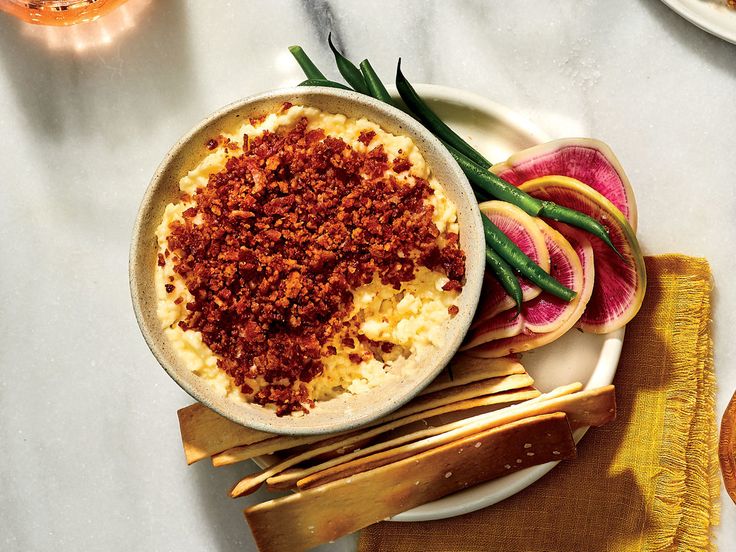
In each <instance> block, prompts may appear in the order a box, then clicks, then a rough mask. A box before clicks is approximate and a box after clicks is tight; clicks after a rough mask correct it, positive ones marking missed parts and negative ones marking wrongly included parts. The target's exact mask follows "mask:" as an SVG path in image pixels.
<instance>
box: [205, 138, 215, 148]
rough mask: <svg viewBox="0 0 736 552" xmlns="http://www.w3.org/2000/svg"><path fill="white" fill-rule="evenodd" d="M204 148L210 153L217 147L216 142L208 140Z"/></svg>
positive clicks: (212, 139)
mask: <svg viewBox="0 0 736 552" xmlns="http://www.w3.org/2000/svg"><path fill="white" fill-rule="evenodd" d="M206 146H207V149H208V150H210V151H212V150H213V149H215V148H216V147H217V140H215V139H214V138H210V139H209V140H207V144H206Z"/></svg>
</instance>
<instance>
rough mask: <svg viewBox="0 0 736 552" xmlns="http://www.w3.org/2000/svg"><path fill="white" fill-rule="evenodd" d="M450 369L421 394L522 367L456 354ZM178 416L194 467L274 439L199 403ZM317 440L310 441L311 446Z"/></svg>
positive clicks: (186, 451)
mask: <svg viewBox="0 0 736 552" xmlns="http://www.w3.org/2000/svg"><path fill="white" fill-rule="evenodd" d="M451 368H452V372H453V379H452V380H450V378H449V377H448V375H447V373H446V372H443V373H442V374H440V375H439V376H438V377H437V378H436V379H435V381H434V382H433V383H432V384H430V386H429V387H428V388H426V389H425V390H424V391H423V392H422V394H425V395H426V394H428V393H433V392H435V391H439V390H441V389H447V388H449V387H457V386H460V385H464V384H466V383H471V382H474V381H478V380H482V379H489V378H494V377H500V376H508V375H511V374H523V373H524V368H523V367H522V366H521V364H519V363H518V362H517V361H516V360H514V359H511V358H497V359H496V358H494V359H479V358H474V357H470V356H466V355H456V356H455V358H454V359H453V360H452V363H451ZM177 414H178V416H179V428H180V430H181V440H182V445H183V446H184V455H185V457H186V460H187V464H193V463H194V462H197V461H199V460H202V459H204V458H207V457H209V456H212V455H214V454H217V453H220V452H223V451H226V450H228V449H231V448H234V447H240V446H247V445H250V444H253V443H257V442H260V441H265V440H266V439H272V438H273V437H275V436H276V434H275V433H266V432H263V431H258V430H255V429H250V428H247V427H244V426H241V425H240V424H236V423H235V422H232V421H230V420H228V419H227V418H225V417H223V416H220V415H219V414H217V413H216V412H214V411H213V410H211V409H209V408H207V407H206V406H204V405H203V404H200V403H195V404H192V405H190V406H187V407H186V408H182V409H180V410H179V411H178V412H177ZM316 440H318V439H316ZM316 440H311V441H309V442H311V443H313V442H315V441H316ZM302 444H308V443H302ZM295 446H296V445H295Z"/></svg>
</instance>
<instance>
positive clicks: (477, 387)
mask: <svg viewBox="0 0 736 552" xmlns="http://www.w3.org/2000/svg"><path fill="white" fill-rule="evenodd" d="M532 383H534V380H532V378H530V377H529V376H528V375H527V374H519V375H513V376H506V377H503V378H494V379H491V380H486V381H483V382H479V383H475V384H471V385H466V386H464V390H465V391H466V394H465V395H455V394H450V397H451V401H452V403H455V402H461V401H463V400H468V399H471V398H475V397H482V396H493V397H494V401H493V402H494V403H500V402H505V399H507V397H506V396H504V395H499V394H501V393H503V392H505V391H510V390H515V389H523V388H526V387H529V386H530V385H531V384H532ZM440 393H442V395H443V399H444V396H446V395H448V394H447V393H444V392H440ZM514 398H516V397H514ZM498 399H500V400H498ZM443 402H445V401H444V400H443ZM447 402H449V401H447ZM440 408H443V411H442V413H444V412H446V411H447V410H446V409H445V408H444V407H440ZM439 413H440V412H435V413H431V414H430V413H428V410H422V411H421V412H418V413H416V414H409V415H405V416H403V417H401V418H399V419H397V420H393V421H389V422H387V423H384V424H381V425H378V426H376V427H373V428H369V429H366V430H363V431H354V432H352V433H350V434H348V435H345V436H340V437H339V438H332V437H330V438H328V439H326V440H324V441H320V442H318V443H317V444H315V445H314V447H313V448H311V449H309V450H307V451H305V452H301V453H299V454H296V455H294V456H291V457H289V458H287V459H285V460H283V461H281V462H279V463H277V464H275V465H273V466H270V467H269V468H268V469H266V470H264V471H262V472H260V473H255V474H252V475H249V476H247V477H245V478H243V479H242V480H241V481H239V482H238V483H237V484H236V485H235V486H234V487H233V489H232V490H231V491H230V496H232V497H238V496H243V495H246V494H250V493H252V492H254V491H256V490H258V488H259V487H260V486H261V484H262V483H264V482H265V481H266V480H267V479H268V478H270V477H272V476H274V475H276V474H277V473H280V472H282V471H284V470H285V469H287V468H290V467H292V466H295V465H297V464H300V463H302V462H305V461H309V460H312V459H314V458H315V457H316V456H320V455H323V454H325V453H328V452H332V451H336V450H340V449H345V448H346V447H347V446H349V445H352V444H354V443H356V442H358V441H363V440H364V439H366V438H372V437H376V436H379V435H383V434H387V433H389V432H391V431H393V430H395V429H397V428H400V427H403V426H406V425H408V424H412V423H414V422H421V421H422V420H425V419H427V418H428V417H430V416H435V415H437V414H439ZM443 427H444V426H443ZM428 431H430V430H428ZM436 431H439V429H437V430H436ZM414 438H415V436H414V435H411V434H410V435H409V436H399V437H396V438H394V439H388V440H386V441H383V442H381V443H379V444H376V445H373V446H369V447H363V448H361V449H360V450H357V451H354V452H351V453H350V454H346V455H343V456H342V457H341V461H343V462H344V461H348V460H350V459H353V458H359V457H362V456H366V455H368V454H372V453H375V452H379V451H382V450H385V449H386V448H390V447H395V446H397V445H399V444H401V443H405V442H407V441H411V440H414ZM218 456H219V455H218ZM215 460H216V457H215V458H213V464H214V465H215V466H217V465H222V464H219V463H217V462H216V461H215Z"/></svg>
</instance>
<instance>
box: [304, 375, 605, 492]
mask: <svg viewBox="0 0 736 552" xmlns="http://www.w3.org/2000/svg"><path fill="white" fill-rule="evenodd" d="M542 397H543V395H542ZM542 397H539V398H538V399H536V400H535V401H527V402H525V403H521V404H518V405H515V406H511V407H508V408H503V409H501V410H497V411H495V412H490V413H488V414H480V415H478V416H475V417H474V418H468V419H467V420H462V421H460V422H453V423H450V424H447V425H444V426H440V427H430V428H427V429H422V430H420V431H417V432H416V433H414V434H413V435H407V436H405V437H403V438H402V439H394V440H392V441H388V442H386V443H384V445H385V446H384V447H383V448H384V450H383V451H380V452H376V453H375V454H370V455H362V456H361V457H359V458H356V459H355V460H351V461H349V462H343V463H340V464H338V465H335V466H334V467H330V468H328V469H325V470H323V471H321V472H316V473H312V475H308V476H307V477H305V478H304V479H300V480H299V481H297V487H299V488H300V489H310V488H312V487H316V486H319V485H323V484H325V483H328V482H330V481H335V480H337V479H342V478H344V477H350V476H351V475H355V474H356V473H361V472H364V471H366V470H370V469H375V468H377V467H380V466H385V465H387V464H391V463H393V462H397V461H399V460H402V459H404V458H409V457H411V456H415V455H417V454H419V453H421V452H424V451H426V450H430V449H432V448H436V447H438V446H442V445H445V444H447V443H448V442H452V441H454V440H456V439H459V438H463V437H466V436H468V435H472V434H473V433H475V432H478V431H484V430H486V429H489V428H492V427H499V426H501V425H504V424H507V423H511V422H514V421H516V420H520V419H524V418H528V417H530V416H538V415H543V414H549V413H553V412H558V411H559V412H564V413H566V414H567V416H568V419H569V421H570V425H571V426H572V427H573V428H576V427H581V426H588V425H592V426H599V425H602V424H604V423H606V422H608V421H610V420H612V419H613V418H614V417H615V414H616V403H615V397H614V394H613V386H612V385H609V386H607V387H602V388H600V389H595V390H592V391H581V392H578V393H573V394H571V395H563V396H561V397H557V398H552V399H549V398H547V399H546V400H543V399H542ZM404 443H406V444H404Z"/></svg>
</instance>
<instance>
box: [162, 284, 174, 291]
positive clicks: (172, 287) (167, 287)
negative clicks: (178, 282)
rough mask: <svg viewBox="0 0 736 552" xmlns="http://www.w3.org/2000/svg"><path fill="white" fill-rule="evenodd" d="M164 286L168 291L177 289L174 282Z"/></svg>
mask: <svg viewBox="0 0 736 552" xmlns="http://www.w3.org/2000/svg"><path fill="white" fill-rule="evenodd" d="M164 287H165V288H166V293H173V292H174V290H175V289H176V288H175V287H174V285H173V284H166V285H165V286H164Z"/></svg>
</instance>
